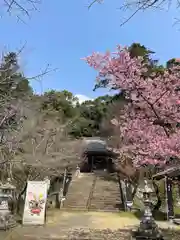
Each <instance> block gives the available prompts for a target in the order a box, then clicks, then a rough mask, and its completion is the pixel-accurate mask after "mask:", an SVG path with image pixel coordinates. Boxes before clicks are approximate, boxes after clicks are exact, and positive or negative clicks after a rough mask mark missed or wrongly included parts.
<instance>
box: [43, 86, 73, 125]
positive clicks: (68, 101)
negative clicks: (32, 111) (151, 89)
mask: <svg viewBox="0 0 180 240" xmlns="http://www.w3.org/2000/svg"><path fill="white" fill-rule="evenodd" d="M42 98H43V100H42V110H44V111H46V113H47V114H48V115H56V116H60V118H61V120H63V121H66V120H67V119H71V118H73V117H75V115H76V107H75V105H76V101H77V98H75V97H74V96H73V94H72V93H71V92H68V91H67V90H64V91H55V90H51V91H48V92H45V93H44V95H43V97H42Z"/></svg>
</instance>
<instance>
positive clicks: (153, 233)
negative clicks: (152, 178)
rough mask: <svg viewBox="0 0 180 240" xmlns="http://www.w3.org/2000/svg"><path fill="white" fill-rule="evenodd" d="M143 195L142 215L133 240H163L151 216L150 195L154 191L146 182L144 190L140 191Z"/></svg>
mask: <svg viewBox="0 0 180 240" xmlns="http://www.w3.org/2000/svg"><path fill="white" fill-rule="evenodd" d="M140 191H141V192H142V194H143V202H144V207H145V209H144V215H143V217H142V219H141V222H140V226H139V227H138V229H137V230H136V231H134V232H133V233H132V235H133V238H134V239H137V240H145V239H147V240H163V237H162V234H161V231H160V230H159V229H158V226H157V224H156V223H155V220H154V218H153V216H152V201H151V195H152V193H154V189H153V188H152V187H151V186H149V184H148V182H147V180H145V181H144V188H142V189H141V190H140Z"/></svg>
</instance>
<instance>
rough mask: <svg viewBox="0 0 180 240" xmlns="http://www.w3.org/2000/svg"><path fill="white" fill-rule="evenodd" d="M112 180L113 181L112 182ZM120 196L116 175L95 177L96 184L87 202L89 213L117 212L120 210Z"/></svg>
mask: <svg viewBox="0 0 180 240" xmlns="http://www.w3.org/2000/svg"><path fill="white" fill-rule="evenodd" d="M112 179H113V180H112ZM120 205H121V196H120V188H119V182H118V178H117V175H114V176H110V175H108V174H106V173H105V174H104V175H99V176H98V175H96V184H95V186H94V189H93V193H92V196H91V198H90V200H89V207H88V210H89V211H110V212H117V211H119V209H120Z"/></svg>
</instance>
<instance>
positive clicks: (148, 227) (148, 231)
mask: <svg viewBox="0 0 180 240" xmlns="http://www.w3.org/2000/svg"><path fill="white" fill-rule="evenodd" d="M132 236H133V237H134V239H136V240H164V238H163V236H162V233H161V231H160V230H159V229H158V226H157V224H156V223H155V221H154V219H153V218H150V219H146V218H143V219H142V221H141V223H140V226H139V228H138V229H137V230H136V231H133V232H132Z"/></svg>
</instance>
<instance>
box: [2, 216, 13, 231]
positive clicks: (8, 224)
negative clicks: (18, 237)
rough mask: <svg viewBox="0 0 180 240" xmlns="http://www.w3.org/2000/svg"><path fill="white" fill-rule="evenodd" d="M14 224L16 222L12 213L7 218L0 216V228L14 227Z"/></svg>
mask: <svg viewBox="0 0 180 240" xmlns="http://www.w3.org/2000/svg"><path fill="white" fill-rule="evenodd" d="M16 225H17V223H16V220H15V219H14V216H13V215H10V216H8V218H2V217H1V219H0V230H4V231H6V230H8V229H11V228H14V227H16Z"/></svg>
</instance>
